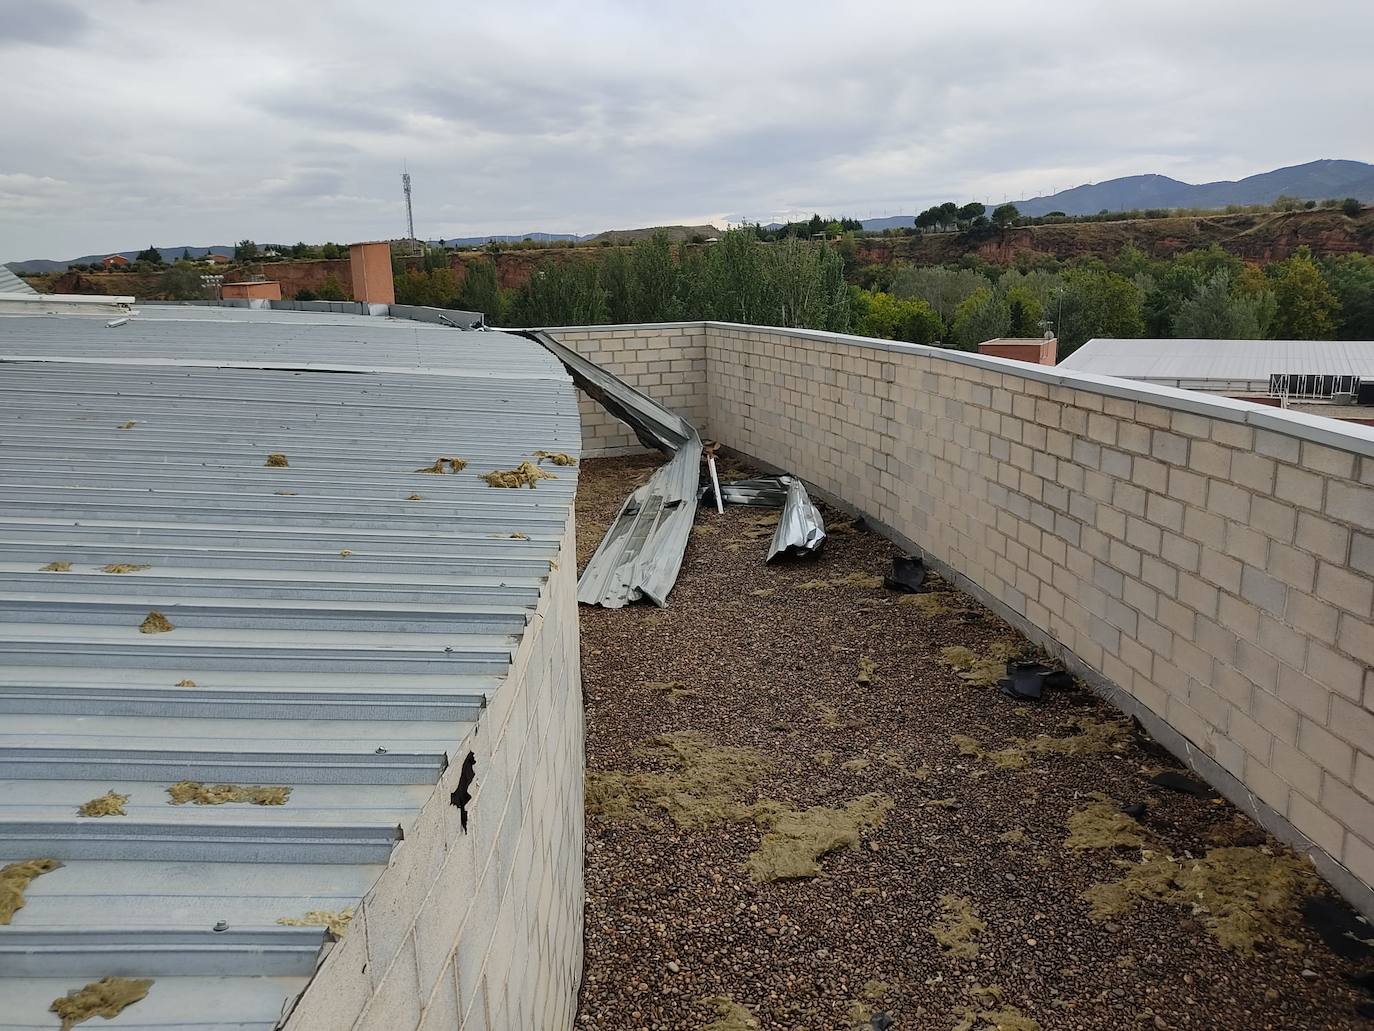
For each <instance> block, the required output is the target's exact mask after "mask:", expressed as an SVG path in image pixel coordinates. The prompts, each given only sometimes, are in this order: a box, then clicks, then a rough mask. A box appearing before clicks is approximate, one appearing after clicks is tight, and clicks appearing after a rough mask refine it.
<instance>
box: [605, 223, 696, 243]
mask: <svg viewBox="0 0 1374 1031" xmlns="http://www.w3.org/2000/svg"><path fill="white" fill-rule="evenodd" d="M655 233H663V234H665V235H666V236H667V237H668V239H670V240H672V241H673V243H685V242H687V241H690V240H691V239H692V238H693V237H697V236H699V237H702V238H703V239H709V238H710V237H712V236H719V235H720V230H719V229H717V228H716V227H715V226H649V227H648V228H647V229H611V230H608V231H606V232H604V233H597V234H596V235H595V236H584V237H582V239H583V240H590V241H592V242H593V243H599V242H600V241H602V240H607V241H609V242H611V243H633V242H634V241H635V240H647V239H649V237H651V236H653V235H654V234H655Z"/></svg>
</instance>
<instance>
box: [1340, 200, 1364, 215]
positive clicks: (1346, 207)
mask: <svg viewBox="0 0 1374 1031" xmlns="http://www.w3.org/2000/svg"><path fill="white" fill-rule="evenodd" d="M1363 210H1364V205H1363V204H1361V203H1360V202H1359V201H1358V200H1356V199H1355V198H1354V197H1347V198H1346V199H1345V200H1343V201H1341V214H1343V215H1349V216H1350V217H1351V218H1354V217H1355V216H1356V215H1358V214H1359V213H1360V212H1361V211H1363Z"/></svg>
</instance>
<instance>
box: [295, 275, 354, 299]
mask: <svg viewBox="0 0 1374 1031" xmlns="http://www.w3.org/2000/svg"><path fill="white" fill-rule="evenodd" d="M296 296H297V297H299V296H300V295H299V294H297V295H296ZM315 296H316V297H317V298H318V299H319V300H321V301H346V300H348V291H347V290H345V289H344V285H343V284H342V283H340V282H339V277H338V276H335V275H334V274H332V273H331V274H330V275H327V276H325V277H324V282H323V283H321V284H320V288H319V289H318V290H316V291H315Z"/></svg>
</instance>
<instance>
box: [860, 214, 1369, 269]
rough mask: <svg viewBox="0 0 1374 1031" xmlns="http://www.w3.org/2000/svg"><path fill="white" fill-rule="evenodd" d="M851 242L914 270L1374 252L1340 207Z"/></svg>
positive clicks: (1359, 222) (869, 255)
mask: <svg viewBox="0 0 1374 1031" xmlns="http://www.w3.org/2000/svg"><path fill="white" fill-rule="evenodd" d="M855 243H856V245H857V247H858V258H859V260H860V261H861V262H877V263H886V262H889V261H906V262H911V263H912V264H916V265H939V264H944V263H949V262H956V261H958V260H959V259H960V258H962V257H964V256H965V255H967V254H975V255H977V256H978V257H980V258H982V259H983V260H985V261H990V262H992V263H994V264H998V265H1009V264H1013V263H1016V262H1018V261H1026V260H1030V261H1033V260H1035V259H1036V258H1038V257H1042V256H1048V257H1054V258H1059V259H1061V260H1065V259H1070V258H1086V257H1097V258H1103V259H1110V258H1113V257H1115V256H1116V255H1117V254H1119V253H1120V251H1121V248H1122V247H1124V246H1126V244H1128V243H1129V244H1132V245H1134V246H1136V247H1138V248H1140V249H1141V250H1142V251H1144V252H1145V253H1146V254H1148V255H1150V256H1151V257H1155V258H1169V257H1173V256H1174V255H1175V254H1180V253H1182V252H1184V251H1191V250H1198V249H1201V248H1205V247H1208V246H1210V245H1211V244H1216V245H1217V246H1219V247H1221V248H1222V249H1223V250H1225V251H1227V252H1229V253H1231V254H1234V255H1236V256H1237V257H1239V258H1244V259H1245V260H1246V261H1251V262H1267V261H1281V260H1283V259H1284V258H1286V257H1288V256H1289V255H1291V254H1292V253H1293V252H1294V251H1296V250H1297V249H1298V248H1299V247H1302V246H1306V247H1309V248H1311V250H1312V253H1313V254H1315V255H1317V256H1318V257H1322V256H1325V255H1330V254H1352V253H1354V254H1374V208H1365V209H1364V210H1363V211H1362V212H1360V214H1358V215H1356V216H1354V217H1351V216H1349V215H1346V214H1343V213H1342V212H1341V211H1340V209H1339V208H1316V209H1313V210H1311V211H1267V212H1242V213H1239V214H1234V215H1222V214H1218V215H1176V216H1171V217H1167V218H1137V219H1123V220H1120V221H1115V222H1064V223H1057V224H1049V225H1037V226H1023V227H1020V228H1014V229H1005V230H1002V229H993V228H991V227H989V228H987V229H982V230H971V231H969V232H964V233H917V234H915V235H913V236H861V237H859V238H858V239H857V240H856V241H855Z"/></svg>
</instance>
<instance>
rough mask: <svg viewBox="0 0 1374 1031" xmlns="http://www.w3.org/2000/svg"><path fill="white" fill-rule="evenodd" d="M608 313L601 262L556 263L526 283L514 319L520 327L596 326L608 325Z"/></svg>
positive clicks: (516, 300)
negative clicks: (606, 323)
mask: <svg viewBox="0 0 1374 1031" xmlns="http://www.w3.org/2000/svg"><path fill="white" fill-rule="evenodd" d="M607 310H608V308H607V298H606V289H605V287H604V286H603V284H602V281H601V266H600V264H599V263H597V262H596V261H568V262H557V261H553V262H545V263H544V264H543V265H541V266H540V267H539V268H537V269H535V270H534V272H533V274H532V275H531V276H530V278H529V279H528V280H526V281H525V285H524V286H523V287H521V289H520V292H519V294H518V295H517V297H516V299H515V302H514V304H513V306H512V317H513V318H514V320H515V322H516V324H517V325H521V326H595V325H599V324H603V323H605V322H606V316H607Z"/></svg>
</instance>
